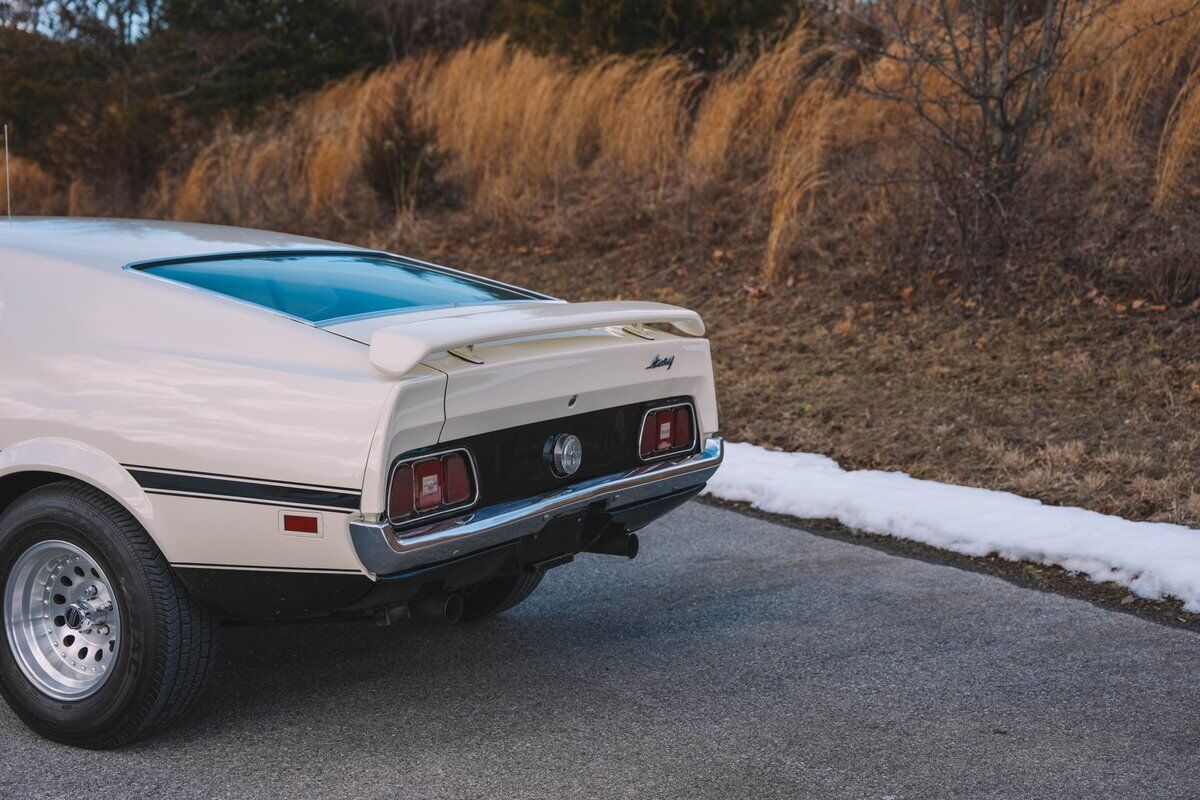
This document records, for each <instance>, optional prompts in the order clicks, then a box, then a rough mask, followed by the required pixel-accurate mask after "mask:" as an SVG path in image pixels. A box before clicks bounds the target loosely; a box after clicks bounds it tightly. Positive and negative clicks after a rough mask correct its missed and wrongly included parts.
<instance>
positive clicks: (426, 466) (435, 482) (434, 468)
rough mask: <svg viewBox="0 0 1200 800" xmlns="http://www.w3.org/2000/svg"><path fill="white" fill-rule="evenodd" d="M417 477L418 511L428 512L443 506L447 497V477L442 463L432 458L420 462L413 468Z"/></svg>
mask: <svg viewBox="0 0 1200 800" xmlns="http://www.w3.org/2000/svg"><path fill="white" fill-rule="evenodd" d="M413 472H414V473H416V477H417V485H416V492H417V510H418V511H428V510H429V509H431V508H437V507H438V506H440V505H441V504H442V499H443V497H445V494H444V485H445V482H446V477H445V475H444V473H443V470H442V461H441V459H438V458H431V459H429V460H428V461H418V462H417V463H416V465H415V466H414V467H413Z"/></svg>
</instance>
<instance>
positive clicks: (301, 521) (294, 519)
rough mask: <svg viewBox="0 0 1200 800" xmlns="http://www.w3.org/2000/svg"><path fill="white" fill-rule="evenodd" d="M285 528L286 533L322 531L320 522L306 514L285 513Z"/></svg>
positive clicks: (314, 532)
mask: <svg viewBox="0 0 1200 800" xmlns="http://www.w3.org/2000/svg"><path fill="white" fill-rule="evenodd" d="M283 530H284V532H285V533H308V534H316V533H319V532H320V522H319V520H318V519H317V518H316V517H310V516H308V515H306V514H284V515H283Z"/></svg>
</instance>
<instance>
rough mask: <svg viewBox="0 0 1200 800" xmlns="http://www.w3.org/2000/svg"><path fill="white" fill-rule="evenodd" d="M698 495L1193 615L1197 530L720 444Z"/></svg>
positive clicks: (1197, 587)
mask: <svg viewBox="0 0 1200 800" xmlns="http://www.w3.org/2000/svg"><path fill="white" fill-rule="evenodd" d="M705 493H706V494H711V495H713V496H714V497H719V498H722V499H724V500H739V501H743V502H747V503H749V504H750V505H752V506H753V507H754V508H757V509H759V510H762V511H768V512H772V513H776V514H789V515H792V516H796V517H809V518H831V519H837V520H838V521H839V522H841V523H842V524H844V525H848V526H850V527H852V528H858V529H859V530H864V531H869V532H870V533H878V534H886V535H889V536H899V537H903V538H905V539H912V540H914V541H918V542H924V543H925V544H930V545H933V546H935V547H941V548H944V549H946V550H953V551H954V552H957V553H965V554H967V555H971V556H983V555H987V554H988V553H997V554H998V555H1000V556H1001V557H1003V558H1007V559H1012V560H1027V561H1035V562H1038V563H1041V564H1057V565H1058V566H1060V567H1064V568H1066V569H1068V570H1071V571H1074V572H1081V573H1084V574H1086V575H1088V576H1089V577H1091V578H1092V579H1093V580H1097V581H1115V582H1117V583H1119V584H1122V585H1124V586H1127V587H1129V589H1130V591H1132V592H1133V593H1134V594H1136V595H1138V596H1140V597H1145V598H1150V599H1160V598H1162V597H1166V596H1168V595H1170V596H1172V597H1177V598H1179V599H1180V600H1182V601H1183V602H1184V608H1186V609H1187V610H1188V611H1195V612H1200V530H1193V529H1192V528H1187V527H1184V526H1182V525H1168V524H1165V523H1157V522H1131V521H1130V520H1127V519H1123V518H1121V517H1113V516H1108V515H1105V514H1098V513H1096V512H1094V511H1085V510H1084V509H1081V508H1068V507H1061V506H1048V505H1044V504H1042V502H1041V501H1038V500H1031V499H1029V498H1027V497H1020V496H1018V495H1015V494H1010V493H1008V492H996V491H991V490H989V489H974V488H970V487H967V486H954V485H951V484H946V483H937V482H935V481H923V480H917V479H916V478H912V477H909V476H908V475H905V474H904V473H902V472H880V471H877V470H860V471H847V470H844V469H842V468H841V467H839V466H838V465H837V462H836V461H834V460H832V459H830V458H826V457H825V456H819V455H813V454H810V453H781V452H773V451H769V450H764V449H763V448H761V447H758V446H756V445H752V444H743V443H730V444H727V445H726V450H725V463H724V465H723V466H722V467H721V469H720V470H718V471H717V474H716V476H715V477H714V478H713V479H712V481H710V482H709V484H708V488H707V489H706V490H705Z"/></svg>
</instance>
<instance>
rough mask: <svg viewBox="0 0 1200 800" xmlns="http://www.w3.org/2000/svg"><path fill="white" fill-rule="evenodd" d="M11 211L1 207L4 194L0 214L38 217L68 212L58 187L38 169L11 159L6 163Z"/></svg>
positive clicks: (32, 164) (63, 196) (3, 195)
mask: <svg viewBox="0 0 1200 800" xmlns="http://www.w3.org/2000/svg"><path fill="white" fill-rule="evenodd" d="M9 178H10V181H11V196H12V208H11V209H9V208H8V207H7V205H5V196H6V195H7V194H9V193H8V192H4V193H3V194H0V214H3V215H6V214H8V213H9V212H10V211H11V212H12V213H13V214H21V215H23V216H40V215H48V214H62V213H65V212H67V211H68V210H69V208H68V201H67V198H66V196H65V194H64V192H63V190H62V187H61V186H60V185H59V184H58V183H57V182H56V181H55V180H54V179H53V178H52V177H51V176H50V175H49V174H48V173H47V172H46V171H45V170H44V169H42V168H41V167H39V166H38V165H37V164H35V163H33V162H32V161H29V160H27V159H24V158H17V157H14V158H12V159H10V161H9Z"/></svg>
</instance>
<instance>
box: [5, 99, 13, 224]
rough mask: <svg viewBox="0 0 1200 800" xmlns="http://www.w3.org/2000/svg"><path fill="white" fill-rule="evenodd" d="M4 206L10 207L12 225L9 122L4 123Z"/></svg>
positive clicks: (9, 218)
mask: <svg viewBox="0 0 1200 800" xmlns="http://www.w3.org/2000/svg"><path fill="white" fill-rule="evenodd" d="M4 207H5V208H6V209H8V224H9V225H12V178H10V177H9V174H8V123H7V122H6V123H4Z"/></svg>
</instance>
